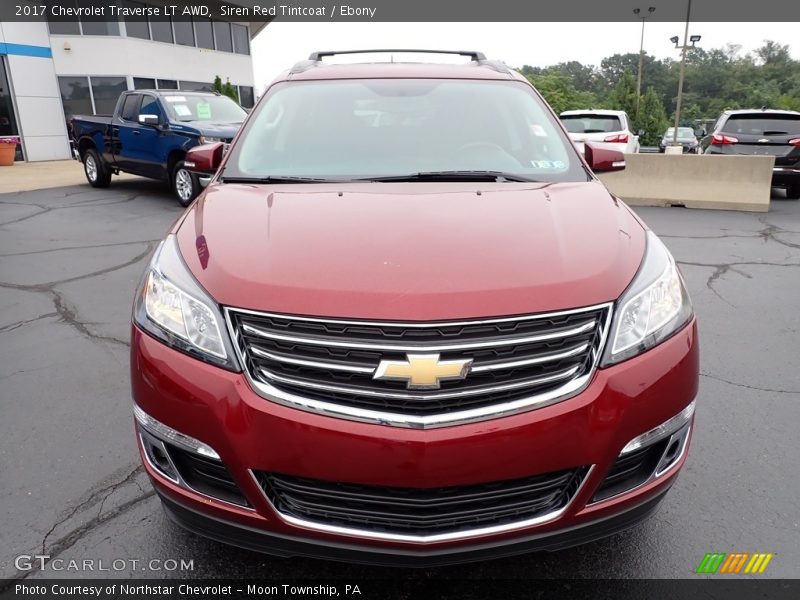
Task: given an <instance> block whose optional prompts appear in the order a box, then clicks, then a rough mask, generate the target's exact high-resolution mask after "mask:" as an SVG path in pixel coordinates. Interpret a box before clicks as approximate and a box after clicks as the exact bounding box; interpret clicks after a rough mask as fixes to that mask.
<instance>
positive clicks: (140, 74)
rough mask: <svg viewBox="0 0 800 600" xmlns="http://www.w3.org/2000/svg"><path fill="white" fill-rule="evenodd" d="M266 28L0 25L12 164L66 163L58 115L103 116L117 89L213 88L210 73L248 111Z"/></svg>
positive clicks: (0, 93)
mask: <svg viewBox="0 0 800 600" xmlns="http://www.w3.org/2000/svg"><path fill="white" fill-rule="evenodd" d="M127 4H128V5H137V4H141V3H139V2H134V1H131V2H128V3H127ZM265 25H266V23H265V22H226V21H212V20H210V19H207V18H193V19H192V20H190V21H187V20H177V19H176V20H163V19H162V20H155V19H153V20H146V21H145V20H138V21H137V20H125V19H120V20H118V21H77V20H76V21H71V22H63V21H62V22H59V21H49V22H45V21H38V22H36V21H24V22H16V21H15V22H9V21H0V136H12V135H16V136H19V137H20V138H21V140H22V144H21V146H18V147H17V160H27V161H40V160H56V159H62V158H69V156H70V149H69V138H68V134H67V126H66V117H68V116H70V115H73V114H89V115H108V114H111V113H112V112H113V110H114V106H115V104H116V101H117V98H118V97H119V94H120V92H122V91H123V90H132V89H153V88H159V89H186V90H201V89H211V86H212V84H213V81H214V79H215V77H217V76H219V77H220V78H221V79H222V81H223V82H225V81H226V80H228V81H230V83H231V84H232V85H233V86H234V87H235V88H236V90H237V92H238V94H239V98H240V102H241V104H242V106H244V107H245V108H248V107H250V106H252V105H253V102H254V101H255V91H254V89H253V62H252V59H251V56H250V40H251V39H252V38H253V37H254V36H255V35H256V34H257V33H258V31H260V30H261V29H262V28H263V27H264V26H265Z"/></svg>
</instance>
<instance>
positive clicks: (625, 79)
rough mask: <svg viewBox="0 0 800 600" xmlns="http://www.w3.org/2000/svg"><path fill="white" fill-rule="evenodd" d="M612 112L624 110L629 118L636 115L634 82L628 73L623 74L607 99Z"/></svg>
mask: <svg viewBox="0 0 800 600" xmlns="http://www.w3.org/2000/svg"><path fill="white" fill-rule="evenodd" d="M608 103H609V105H610V106H611V108H613V109H614V110H624V111H625V112H626V113H628V115H629V116H633V115H634V114H636V80H634V78H633V75H631V74H630V73H624V74H623V75H622V77H621V78H620V80H619V82H617V85H616V86H615V87H614V89H613V90H612V91H611V94H610V95H609V97H608Z"/></svg>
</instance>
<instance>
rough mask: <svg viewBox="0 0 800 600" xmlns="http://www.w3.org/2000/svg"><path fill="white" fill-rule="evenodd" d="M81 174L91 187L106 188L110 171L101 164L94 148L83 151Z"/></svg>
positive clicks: (109, 181) (109, 180) (109, 179)
mask: <svg viewBox="0 0 800 600" xmlns="http://www.w3.org/2000/svg"><path fill="white" fill-rule="evenodd" d="M83 174H84V175H86V181H88V182H89V185H90V186H92V187H96V188H107V187H108V186H109V184H110V183H111V171H109V170H108V169H107V168H106V166H105V165H104V164H103V161H102V160H101V158H100V156H99V155H98V154H97V150H95V149H94V148H89V149H88V150H87V151H86V152H84V153H83Z"/></svg>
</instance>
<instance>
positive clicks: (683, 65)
mask: <svg viewBox="0 0 800 600" xmlns="http://www.w3.org/2000/svg"><path fill="white" fill-rule="evenodd" d="M691 17H692V0H688V2H687V5H686V29H685V30H684V32H683V46H681V70H680V75H678V101H677V102H676V104H675V127H674V128H673V131H672V145H673V146H677V145H678V126H679V125H680V122H681V101H682V100H683V75H684V71H685V70H686V49H687V48H688V47H689V46H688V42H690V41H691V42H692V47H694V45H695V43H697V42H699V41H700V36H699V35H693V36H692V37H691V38H690V37H689V21H690V20H691ZM669 41H670V42H673V43H674V44H675V47H676V48H677V47H678V41H679V38H678V36H677V35H676V36H674V37H671V38H670V39H669Z"/></svg>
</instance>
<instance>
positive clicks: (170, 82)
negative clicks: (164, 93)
mask: <svg viewBox="0 0 800 600" xmlns="http://www.w3.org/2000/svg"><path fill="white" fill-rule="evenodd" d="M157 83H158V89H160V90H177V89H178V82H177V81H175V80H174V79H159V80H158V82H157Z"/></svg>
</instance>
